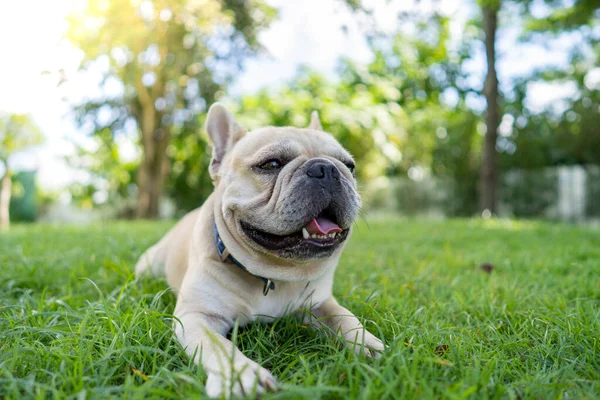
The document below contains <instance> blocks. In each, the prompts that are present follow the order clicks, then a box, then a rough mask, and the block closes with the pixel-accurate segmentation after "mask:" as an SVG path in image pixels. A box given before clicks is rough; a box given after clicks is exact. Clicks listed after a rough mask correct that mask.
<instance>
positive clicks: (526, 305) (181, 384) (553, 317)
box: [0, 218, 600, 400]
mask: <svg viewBox="0 0 600 400" xmlns="http://www.w3.org/2000/svg"><path fill="white" fill-rule="evenodd" d="M170 225H171V223H165V222H158V223H152V222H133V223H132V222H116V223H107V224H104V225H95V226H91V227H73V226H69V227H64V226H60V227H59V226H56V227H54V226H43V225H34V226H15V227H14V229H12V231H11V232H10V233H4V234H3V233H0V398H14V399H21V398H39V399H42V398H44V399H46V398H77V399H83V398H102V399H105V398H109V397H115V398H140V399H141V398H185V399H188V398H192V397H201V396H203V395H204V387H203V382H204V380H205V375H204V373H203V372H202V370H201V369H199V368H197V367H195V366H194V365H191V364H190V361H189V360H188V358H187V357H186V355H185V353H184V352H183V350H182V349H181V348H180V346H179V345H178V343H177V341H176V340H175V338H174V337H173V334H172V331H171V324H172V316H171V313H172V311H173V308H174V305H175V296H174V295H173V294H172V293H170V292H169V290H168V289H167V286H166V285H165V283H164V282H162V281H153V280H151V279H145V280H143V281H142V282H138V281H135V280H134V275H133V266H134V264H135V261H136V259H137V257H138V255H139V254H140V253H141V252H142V251H143V250H144V249H145V248H146V247H147V246H148V245H150V244H152V243H154V242H155V241H156V240H157V239H158V238H159V237H160V236H161V235H162V234H163V233H164V232H165V231H166V230H167V229H168V227H169V226H170ZM485 263H490V264H491V265H489V266H488V268H487V271H486V270H485V268H481V267H480V266H481V265H482V264H485ZM334 291H335V294H336V296H337V298H338V300H339V301H340V303H342V304H343V305H345V306H346V307H347V308H349V309H350V310H352V311H353V312H354V313H355V314H356V315H357V316H358V317H359V318H361V319H362V320H364V321H365V323H366V325H367V327H368V328H369V329H370V330H371V331H372V332H373V333H375V334H376V335H377V336H379V337H381V338H383V340H384V341H385V343H386V344H387V345H388V346H389V349H388V351H387V352H386V353H385V354H384V356H383V357H382V358H381V359H380V360H364V359H362V358H361V357H359V356H356V355H354V354H353V353H352V352H350V351H348V350H346V349H344V348H343V347H341V346H340V345H339V343H337V342H335V341H332V340H331V339H330V338H329V337H328V336H327V335H326V334H325V333H323V332H317V331H315V330H313V329H311V328H308V327H306V326H302V325H299V324H297V323H296V321H295V319H294V318H293V317H287V318H283V319H280V320H277V321H276V322H275V323H273V324H272V325H262V324H255V325H253V326H251V327H249V328H247V329H243V330H240V331H239V332H238V334H237V336H236V338H234V340H236V341H237V343H238V346H239V347H240V348H241V349H242V351H243V352H244V354H246V355H248V356H249V357H250V358H252V359H254V360H257V361H258V362H259V363H261V364H262V365H263V366H265V367H267V368H269V369H270V370H271V371H272V372H273V374H274V375H275V376H276V377H277V378H278V379H279V382H280V384H281V385H280V386H281V390H280V391H279V392H277V393H274V394H271V395H269V396H267V398H273V399H275V398H276V399H296V398H300V399H311V400H314V399H320V398H322V399H331V398H334V399H347V398H358V399H384V398H478V399H479V398H519V399H520V398H536V399H550V398H594V397H597V396H598V393H600V307H599V306H600V231H599V230H598V229H591V228H577V227H573V226H567V225H559V224H548V223H539V222H511V221H495V220H490V221H481V220H471V221H470V220H453V221H444V222H431V221H427V222H425V221H413V220H402V219H393V218H391V219H387V220H383V219H379V220H377V219H373V220H370V221H369V222H368V223H366V222H361V223H359V225H358V226H357V230H356V231H355V234H354V236H353V237H352V239H351V242H350V244H349V245H348V247H347V249H346V252H345V254H344V256H343V257H342V262H341V263H340V266H339V268H338V272H337V279H336V283H335V289H334Z"/></svg>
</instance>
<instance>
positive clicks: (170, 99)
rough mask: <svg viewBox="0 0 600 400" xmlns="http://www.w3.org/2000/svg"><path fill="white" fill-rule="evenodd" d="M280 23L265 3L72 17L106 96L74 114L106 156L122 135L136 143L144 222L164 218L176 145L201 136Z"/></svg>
mask: <svg viewBox="0 0 600 400" xmlns="http://www.w3.org/2000/svg"><path fill="white" fill-rule="evenodd" d="M274 15H275V12H274V9H272V8H271V7H269V6H267V5H266V3H265V2H264V1H262V0H246V1H239V0H202V1H201V0H133V1H132V0H111V1H104V0H88V1H87V2H85V3H83V6H82V7H81V8H79V9H77V10H75V11H74V12H73V13H72V14H71V15H70V17H69V24H70V27H69V30H68V32H67V35H66V36H67V38H68V39H69V40H70V41H71V42H72V43H73V44H75V45H76V46H78V47H79V48H80V49H81V50H82V51H83V53H84V55H85V56H84V58H83V61H82V63H81V69H84V70H92V71H95V72H96V73H97V72H98V71H99V72H100V73H101V74H102V81H101V82H102V88H103V89H104V90H103V93H102V94H101V95H100V96H99V98H94V99H88V100H86V101H85V102H84V103H83V104H81V105H80V106H79V107H77V108H76V110H75V111H76V113H77V115H78V120H79V123H80V124H81V126H82V127H87V126H90V127H91V130H92V131H93V133H94V135H96V136H98V137H100V144H101V145H102V146H108V147H109V149H112V145H111V144H110V143H112V142H113V141H114V139H115V136H116V135H119V134H121V135H123V136H125V137H128V138H131V137H133V136H136V135H137V136H138V137H139V144H141V148H142V156H141V158H142V160H141V165H140V166H139V170H138V172H137V191H138V204H137V216H138V217H144V218H152V217H156V216H157V214H158V210H159V200H160V196H161V194H162V193H163V190H164V186H165V178H166V177H167V176H168V175H169V174H170V173H172V171H171V159H170V157H169V155H168V154H169V150H168V149H169V146H171V145H173V143H174V142H178V141H179V142H185V143H186V144H189V139H187V138H188V137H190V136H193V137H194V138H197V135H198V132H199V128H200V127H199V125H198V118H197V116H198V115H199V114H200V113H202V112H203V111H204V110H205V109H206V106H207V104H210V103H212V102H213V101H214V100H215V98H216V97H217V96H218V95H219V93H220V92H219V91H220V90H221V89H222V88H223V87H224V85H226V84H227V82H228V81H229V80H230V79H231V78H232V76H233V75H235V73H236V72H237V71H238V70H239V68H240V65H241V62H242V60H243V59H244V58H245V57H247V56H249V55H251V54H253V53H254V52H255V51H257V50H258V49H259V47H260V46H259V43H258V41H257V33H258V32H259V31H260V30H261V29H263V28H264V27H266V26H267V25H268V24H269V22H270V21H271V20H272V18H273V17H274ZM197 144H203V143H202V142H200V141H198V140H196V141H195V142H194V145H197ZM176 147H181V145H176ZM101 151H104V149H102V150H101ZM110 152H113V150H110V151H109V153H110ZM173 152H176V150H173V151H171V153H173ZM105 158H106V157H105ZM113 159H114V157H113Z"/></svg>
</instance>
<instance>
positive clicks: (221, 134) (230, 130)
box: [206, 103, 248, 180]
mask: <svg viewBox="0 0 600 400" xmlns="http://www.w3.org/2000/svg"><path fill="white" fill-rule="evenodd" d="M206 131H207V132H208V137H209V138H210V142H211V143H212V148H213V154H212V160H211V161H210V167H209V168H208V172H209V173H210V177H211V178H212V179H213V180H214V179H216V177H217V175H218V172H219V168H220V167H221V163H222V161H223V157H225V154H226V153H227V151H229V150H230V149H231V148H232V147H233V145H234V144H235V143H236V142H237V141H238V140H240V138H241V137H242V136H244V134H245V133H246V132H248V130H247V129H245V128H244V127H242V126H241V125H240V124H239V123H238V122H237V121H236V120H235V117H234V116H233V114H232V113H231V111H229V110H228V109H227V108H226V107H225V106H224V105H223V104H221V103H215V104H213V105H212V106H211V107H210V109H209V110H208V116H207V117H206Z"/></svg>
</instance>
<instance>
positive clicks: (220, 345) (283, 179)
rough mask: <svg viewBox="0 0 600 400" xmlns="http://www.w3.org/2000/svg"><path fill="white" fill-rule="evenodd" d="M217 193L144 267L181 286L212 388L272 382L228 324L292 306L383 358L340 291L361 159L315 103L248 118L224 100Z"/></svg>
mask: <svg viewBox="0 0 600 400" xmlns="http://www.w3.org/2000/svg"><path fill="white" fill-rule="evenodd" d="M206 130H207V132H208V135H209V138H210V141H211V144H212V148H213V152H212V160H211V163H210V167H209V173H210V176H211V178H212V180H213V182H214V191H213V193H212V194H211V195H210V196H209V198H208V199H207V200H206V202H205V203H204V204H203V205H202V207H200V208H198V209H196V210H194V211H191V212H190V213H189V214H187V215H186V216H185V217H183V219H182V220H181V221H180V222H179V223H178V224H177V225H176V226H175V227H174V228H172V229H171V230H170V231H169V232H168V233H167V234H166V235H165V236H164V237H163V238H162V239H161V240H160V241H159V242H158V243H157V244H155V245H154V246H152V247H151V248H150V249H148V250H147V251H146V252H145V253H144V254H143V255H142V256H141V257H140V260H139V261H138V263H137V265H136V275H137V276H139V275H140V274H143V273H145V272H150V273H152V274H154V275H156V276H164V277H166V280H167V282H168V284H169V285H170V287H171V288H172V289H173V290H174V291H175V292H176V293H177V304H176V307H175V311H174V316H175V317H176V320H177V322H175V323H174V330H175V334H176V336H177V338H178V340H179V341H180V343H181V345H182V346H183V348H185V350H186V352H187V354H189V355H190V356H191V357H194V362H195V363H200V362H201V363H202V366H203V368H204V370H205V372H206V374H207V381H206V392H207V394H208V395H209V396H210V397H227V398H228V397H230V396H232V395H233V396H244V395H246V396H248V395H260V394H262V393H263V392H265V391H267V390H274V389H276V386H277V381H276V379H275V378H274V377H273V375H271V373H270V372H269V371H267V370H266V369H265V368H263V367H261V366H260V365H258V364H257V363H256V362H254V361H252V360H250V359H249V358H248V357H246V356H244V354H242V352H241V351H240V350H239V349H237V348H236V347H235V346H234V345H233V343H232V342H231V341H229V340H228V339H227V333H228V332H229V331H230V330H231V329H232V328H233V327H234V325H235V324H236V323H237V324H238V325H239V326H244V325H246V324H248V323H250V322H253V321H262V322H269V321H271V320H272V318H273V317H275V318H276V317H281V316H283V315H285V314H287V313H298V314H300V312H302V313H303V315H304V317H303V318H302V321H303V322H304V323H310V324H312V325H314V326H316V327H317V328H321V329H328V330H330V331H331V332H332V333H334V334H337V335H338V336H339V337H341V338H342V339H344V341H345V342H346V343H347V344H348V346H350V347H351V348H352V349H354V350H355V351H356V352H357V353H363V352H364V354H365V355H367V356H378V355H379V354H380V353H381V352H382V351H383V350H384V345H383V343H382V342H381V341H380V340H379V339H378V338H376V337H375V336H374V335H372V334H371V333H369V332H368V331H367V330H366V329H365V328H364V327H363V326H362V324H361V323H360V322H359V320H358V319H357V318H356V317H355V316H354V315H353V314H352V313H351V312H350V311H348V310H347V309H345V308H344V307H342V306H341V305H339V304H338V302H337V301H336V299H335V298H334V297H333V296H332V286H333V278H334V271H335V269H336V266H337V264H338V260H339V258H340V254H341V253H342V250H343V248H344V246H345V244H346V242H347V240H348V238H349V237H350V234H351V231H352V225H353V223H354V221H355V219H356V217H357V214H358V211H359V207H360V204H361V202H360V197H359V195H358V193H357V190H356V180H355V177H354V161H353V159H352V156H351V155H350V154H349V153H348V151H346V150H345V149H344V148H343V147H342V146H341V145H340V144H339V143H338V142H337V141H336V140H335V139H334V138H333V136H331V135H330V134H328V133H326V132H324V131H323V128H322V126H321V122H320V121H319V117H318V114H317V113H316V112H313V114H312V116H311V122H310V125H309V126H308V128H303V129H300V128H293V127H264V128H260V129H256V130H253V131H250V132H249V131H248V130H247V129H245V128H243V127H242V126H241V125H240V124H239V123H238V122H237V121H236V119H235V118H234V116H233V114H232V113H231V112H230V111H229V110H228V109H227V108H225V107H224V106H223V105H222V104H219V103H216V104H214V105H213V106H212V107H211V108H210V110H209V112H208V116H207V121H206Z"/></svg>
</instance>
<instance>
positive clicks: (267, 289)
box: [263, 279, 273, 296]
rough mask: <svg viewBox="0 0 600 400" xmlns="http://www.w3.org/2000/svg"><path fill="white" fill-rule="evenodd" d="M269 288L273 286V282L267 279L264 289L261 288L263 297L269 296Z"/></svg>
mask: <svg viewBox="0 0 600 400" xmlns="http://www.w3.org/2000/svg"><path fill="white" fill-rule="evenodd" d="M271 286H273V281H272V280H270V279H267V281H266V282H265V287H264V288H263V296H266V295H268V294H269V290H271Z"/></svg>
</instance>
